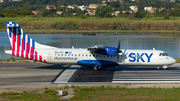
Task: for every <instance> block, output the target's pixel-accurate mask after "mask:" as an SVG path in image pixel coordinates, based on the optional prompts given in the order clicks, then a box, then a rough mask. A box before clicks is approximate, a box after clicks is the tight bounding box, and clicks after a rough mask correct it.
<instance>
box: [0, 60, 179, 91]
mask: <svg viewBox="0 0 180 101" xmlns="http://www.w3.org/2000/svg"><path fill="white" fill-rule="evenodd" d="M153 83H156V84H162V83H168V84H178V85H179V83H180V64H179V63H177V64H174V65H172V66H169V67H168V68H167V70H163V68H160V69H159V70H158V69H157V68H156V67H146V68H144V67H113V68H106V69H101V70H100V71H93V70H92V69H91V68H87V67H82V66H77V65H72V66H69V65H65V66H61V65H52V64H44V63H8V62H7V63H0V91H3V90H18V89H38V88H45V87H51V88H53V87H60V86H62V85H71V84H73V85H98V84H99V85H102V84H112V85H113V84H153Z"/></svg>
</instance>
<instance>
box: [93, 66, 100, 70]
mask: <svg viewBox="0 0 180 101" xmlns="http://www.w3.org/2000/svg"><path fill="white" fill-rule="evenodd" d="M100 68H101V66H94V67H93V70H95V71H98V70H99V69H100Z"/></svg>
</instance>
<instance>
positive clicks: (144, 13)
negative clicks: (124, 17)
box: [134, 11, 146, 19]
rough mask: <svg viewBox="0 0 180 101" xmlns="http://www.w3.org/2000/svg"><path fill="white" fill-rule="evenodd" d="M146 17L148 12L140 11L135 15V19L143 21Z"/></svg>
mask: <svg viewBox="0 0 180 101" xmlns="http://www.w3.org/2000/svg"><path fill="white" fill-rule="evenodd" d="M145 16H146V11H138V12H136V13H135V15H134V17H135V18H141V19H142V18H143V17H145Z"/></svg>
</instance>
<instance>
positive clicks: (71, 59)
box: [6, 48, 176, 66]
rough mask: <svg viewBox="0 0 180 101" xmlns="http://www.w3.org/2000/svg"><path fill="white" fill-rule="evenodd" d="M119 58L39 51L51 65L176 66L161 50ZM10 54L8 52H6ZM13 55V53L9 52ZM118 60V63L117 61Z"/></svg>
mask: <svg viewBox="0 0 180 101" xmlns="http://www.w3.org/2000/svg"><path fill="white" fill-rule="evenodd" d="M121 50H122V53H119V59H117V56H109V55H101V54H96V53H91V52H90V51H88V50H87V49H70V48H59V49H57V48H56V49H55V50H52V49H41V50H37V51H38V52H40V53H41V54H42V56H43V57H44V58H46V59H47V63H50V64H61V65H63V64H73V65H76V64H77V62H78V61H80V60H105V61H111V62H117V63H118V64H119V65H131V66H167V65H171V64H174V63H175V62H176V61H175V60H174V59H173V58H172V57H170V56H162V55H161V56H160V54H161V53H165V52H164V51H160V50H130V49H127V50H124V49H121ZM6 53H7V54H8V52H6ZM9 53H10V54H11V52H9ZM117 60H118V61H117Z"/></svg>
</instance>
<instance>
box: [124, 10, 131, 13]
mask: <svg viewBox="0 0 180 101" xmlns="http://www.w3.org/2000/svg"><path fill="white" fill-rule="evenodd" d="M126 12H129V13H132V11H130V10H126V11H122V13H126Z"/></svg>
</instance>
